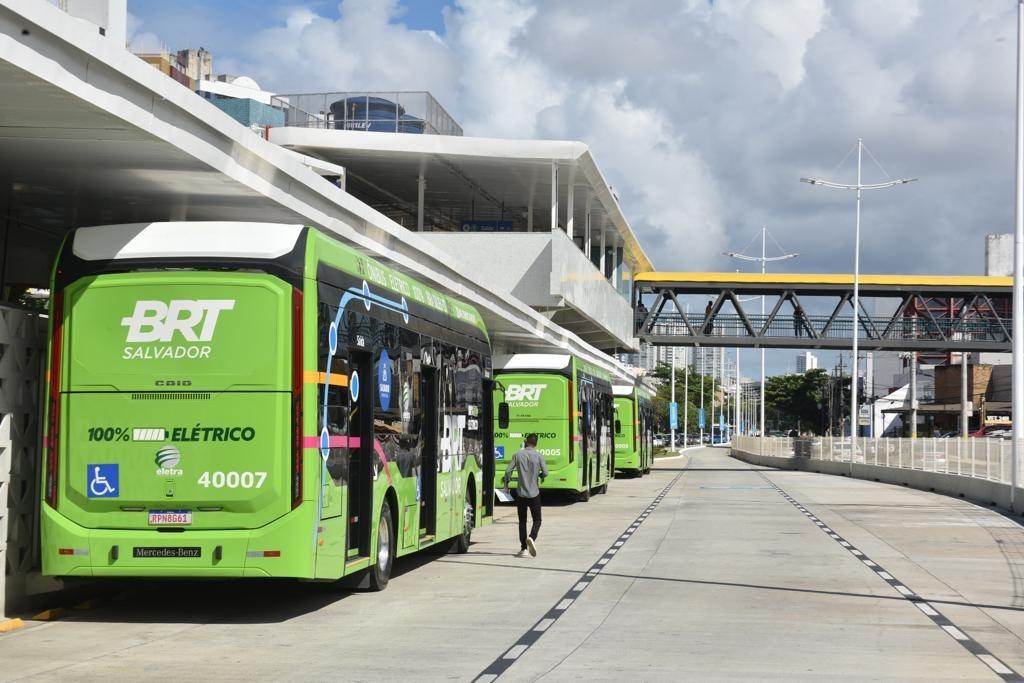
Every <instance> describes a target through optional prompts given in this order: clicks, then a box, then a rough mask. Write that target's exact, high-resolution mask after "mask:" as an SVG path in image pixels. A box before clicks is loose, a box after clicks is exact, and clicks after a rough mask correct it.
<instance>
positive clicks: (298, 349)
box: [291, 289, 303, 509]
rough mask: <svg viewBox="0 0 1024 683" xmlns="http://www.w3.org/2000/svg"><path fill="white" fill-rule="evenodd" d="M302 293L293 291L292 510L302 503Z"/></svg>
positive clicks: (297, 290)
mask: <svg viewBox="0 0 1024 683" xmlns="http://www.w3.org/2000/svg"><path fill="white" fill-rule="evenodd" d="M302 322H303V320H302V291H301V290H299V289H293V290H292V472H291V480H292V509H294V508H297V507H298V506H299V504H300V503H302V381H303V376H302V373H303V364H302Z"/></svg>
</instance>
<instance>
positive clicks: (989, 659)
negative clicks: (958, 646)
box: [978, 655, 1013, 674]
mask: <svg viewBox="0 0 1024 683" xmlns="http://www.w3.org/2000/svg"><path fill="white" fill-rule="evenodd" d="M978 659H980V660H981V661H983V662H985V663H986V664H988V668H990V669H992V670H993V671H995V672H996V673H997V674H1012V673H1013V669H1011V668H1010V667H1008V666H1006V665H1005V664H1003V663H1002V662H1000V661H999V660H998V659H996V658H995V657H993V656H992V655H978Z"/></svg>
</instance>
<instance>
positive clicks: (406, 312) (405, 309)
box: [402, 296, 409, 325]
mask: <svg viewBox="0 0 1024 683" xmlns="http://www.w3.org/2000/svg"><path fill="white" fill-rule="evenodd" d="M402 320H404V321H405V324H406V325H408V324H409V302H408V301H406V300H405V297H404V296H403V297H402Z"/></svg>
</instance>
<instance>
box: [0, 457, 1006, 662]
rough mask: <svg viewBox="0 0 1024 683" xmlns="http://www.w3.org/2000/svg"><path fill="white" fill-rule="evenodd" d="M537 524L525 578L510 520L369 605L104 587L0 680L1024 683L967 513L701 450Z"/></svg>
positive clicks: (990, 570)
mask: <svg viewBox="0 0 1024 683" xmlns="http://www.w3.org/2000/svg"><path fill="white" fill-rule="evenodd" d="M677 477H678V479H676V478H677ZM674 479H675V480H676V481H675V483H674V485H672V486H671V488H668V489H667V491H666V486H668V485H669V484H670V483H671V482H672V481H673V480H674ZM659 496H663V497H661V498H659ZM787 496H788V498H787ZM655 503H656V505H654V504H655ZM544 513H545V523H544V527H543V529H542V531H541V537H540V543H539V545H540V554H539V556H538V557H537V558H535V559H530V558H516V557H514V556H513V554H514V552H515V551H516V550H517V549H518V541H517V539H516V530H515V523H514V516H515V515H514V510H512V509H511V508H508V507H503V508H501V510H500V512H499V514H498V517H499V519H498V522H497V523H496V524H495V525H493V526H491V527H488V528H485V529H482V530H478V531H477V532H476V533H475V534H474V539H475V543H474V544H473V546H472V549H471V552H470V553H469V554H467V555H447V556H441V557H437V556H434V557H431V556H425V557H421V558H415V559H411V560H406V561H404V562H400V563H399V564H398V571H399V572H400V574H399V575H398V576H396V577H395V578H394V579H393V580H392V582H391V585H390V586H389V587H388V589H387V590H386V591H385V592H384V593H378V594H372V593H348V592H344V591H340V590H336V589H333V588H331V587H325V586H319V585H309V584H297V583H249V582H241V581H236V582H223V583H208V582H148V583H136V584H120V585H119V586H118V588H119V595H118V596H117V597H116V599H111V600H110V601H108V602H107V603H106V604H101V605H99V606H98V607H94V608H93V609H89V610H74V609H72V610H69V612H68V614H67V615H66V616H65V617H64V618H63V619H60V620H57V621H53V622H47V623H41V622H30V623H29V624H28V625H27V626H26V627H24V628H21V629H19V630H16V631H13V632H11V633H7V634H3V635H0V679H3V680H26V679H27V680H50V679H54V678H58V677H59V678H61V679H62V680H138V679H179V678H186V677H187V678H191V679H222V680H252V679H281V680H310V679H317V680H320V679H338V680H398V679H404V680H473V679H476V678H477V677H478V676H480V675H481V674H482V673H484V672H490V674H488V675H486V676H483V677H481V679H482V680H489V679H490V678H491V677H492V676H493V675H495V674H501V676H500V679H501V680H503V681H504V680H509V681H522V680H538V679H542V678H543V679H545V680H554V681H558V680H576V679H588V680H652V681H669V680H751V679H758V680H760V679H769V680H794V679H801V680H821V679H826V678H828V679H843V680H882V679H884V680H896V679H900V680H904V679H905V680H928V681H939V680H998V679H999V678H1003V679H1004V680H1019V677H1015V674H1014V673H1013V671H1024V640H1022V636H1024V529H1022V528H1021V526H1020V525H1018V524H1017V523H1016V522H1015V521H1013V520H1011V519H1008V518H1006V517H1003V516H1001V515H999V514H997V513H994V512H991V511H989V510H986V509H984V508H980V507H977V506H975V505H972V504H970V503H966V502H964V501H961V500H956V499H952V498H947V497H944V496H939V495H936V494H930V493H924V492H919V491H913V490H907V489H904V488H901V487H896V486H890V485H885V484H878V483H874V482H864V481H851V480H849V479H844V478H838V477H833V476H829V475H823V474H814V473H808V472H791V471H779V470H772V469H768V468H760V467H755V466H752V465H749V464H746V463H743V462H739V461H737V460H734V459H732V458H729V457H727V455H726V451H725V450H724V449H700V450H697V451H692V452H691V453H690V454H688V455H687V456H684V457H681V458H677V459H674V460H663V461H659V462H658V463H657V467H656V470H655V471H654V472H652V474H651V475H649V476H647V477H644V478H642V479H621V480H616V481H614V482H613V483H612V486H611V487H610V491H609V493H608V494H607V495H603V496H597V497H595V498H593V499H592V500H591V501H590V502H589V503H584V504H572V505H570V504H566V503H561V502H558V501H550V502H549V504H548V505H547V506H546V507H545V509H544ZM819 522H820V525H819ZM824 529H827V531H826V530H824ZM854 551H856V552H854ZM857 553H859V554H857ZM868 563H871V564H868ZM872 565H874V566H872ZM883 573H884V575H883ZM887 577H888V578H887ZM908 594H909V596H908ZM932 613H934V614H932ZM979 655H980V656H979ZM993 667H994V668H993ZM996 670H999V671H1003V672H1004V673H1003V674H1002V676H1000V675H998V674H997V673H996ZM1006 671H1010V673H1005V672H1006Z"/></svg>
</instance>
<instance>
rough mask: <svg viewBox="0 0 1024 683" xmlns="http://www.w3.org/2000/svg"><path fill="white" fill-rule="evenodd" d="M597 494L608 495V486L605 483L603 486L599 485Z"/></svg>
mask: <svg viewBox="0 0 1024 683" xmlns="http://www.w3.org/2000/svg"><path fill="white" fill-rule="evenodd" d="M597 492H598V493H601V494H604V493H608V484H607V483H605V484H601V485H600V486H598V487H597Z"/></svg>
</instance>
